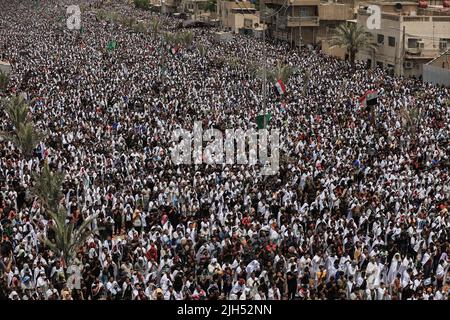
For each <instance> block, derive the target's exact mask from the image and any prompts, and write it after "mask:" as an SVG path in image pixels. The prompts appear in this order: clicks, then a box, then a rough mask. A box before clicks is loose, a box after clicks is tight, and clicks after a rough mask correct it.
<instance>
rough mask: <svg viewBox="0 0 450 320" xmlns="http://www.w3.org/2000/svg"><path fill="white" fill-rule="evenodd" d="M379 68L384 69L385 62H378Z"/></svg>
mask: <svg viewBox="0 0 450 320" xmlns="http://www.w3.org/2000/svg"><path fill="white" fill-rule="evenodd" d="M377 67H378V68H380V69H383V62H381V61H377Z"/></svg>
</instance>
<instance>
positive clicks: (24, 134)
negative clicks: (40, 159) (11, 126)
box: [5, 122, 44, 158]
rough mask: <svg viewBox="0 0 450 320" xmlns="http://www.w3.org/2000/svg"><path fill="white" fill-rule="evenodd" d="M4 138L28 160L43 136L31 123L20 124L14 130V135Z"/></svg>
mask: <svg viewBox="0 0 450 320" xmlns="http://www.w3.org/2000/svg"><path fill="white" fill-rule="evenodd" d="M5 138H6V139H7V140H9V141H11V142H12V143H13V144H14V145H15V146H16V147H17V148H19V149H20V151H21V152H22V154H23V155H24V156H25V157H27V158H29V157H31V156H32V155H33V150H34V148H36V147H37V145H38V144H39V142H41V141H42V139H43V138H44V135H43V134H42V133H40V132H39V131H37V130H36V129H35V128H34V126H33V124H31V123H29V122H28V123H25V124H24V123H21V124H19V128H18V129H16V130H15V134H14V135H6V136H5Z"/></svg>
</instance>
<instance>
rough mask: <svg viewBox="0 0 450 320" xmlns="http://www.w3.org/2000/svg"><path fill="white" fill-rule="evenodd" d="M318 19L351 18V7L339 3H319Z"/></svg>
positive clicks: (337, 19) (338, 19) (352, 15)
mask: <svg viewBox="0 0 450 320" xmlns="http://www.w3.org/2000/svg"><path fill="white" fill-rule="evenodd" d="M319 17H320V20H333V21H343V20H350V19H353V17H354V14H353V7H352V6H351V5H348V4H341V3H321V4H320V6H319Z"/></svg>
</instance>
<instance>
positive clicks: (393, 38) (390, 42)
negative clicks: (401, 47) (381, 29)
mask: <svg viewBox="0 0 450 320" xmlns="http://www.w3.org/2000/svg"><path fill="white" fill-rule="evenodd" d="M388 43H389V47H395V37H389V38H388Z"/></svg>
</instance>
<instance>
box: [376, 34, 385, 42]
mask: <svg viewBox="0 0 450 320" xmlns="http://www.w3.org/2000/svg"><path fill="white" fill-rule="evenodd" d="M377 43H378V44H384V35H383V34H378V35H377Z"/></svg>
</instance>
